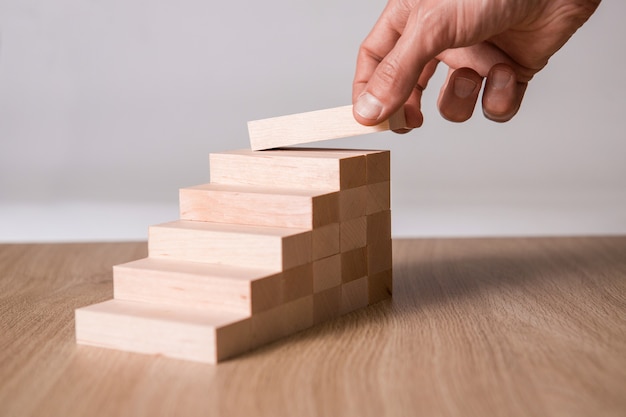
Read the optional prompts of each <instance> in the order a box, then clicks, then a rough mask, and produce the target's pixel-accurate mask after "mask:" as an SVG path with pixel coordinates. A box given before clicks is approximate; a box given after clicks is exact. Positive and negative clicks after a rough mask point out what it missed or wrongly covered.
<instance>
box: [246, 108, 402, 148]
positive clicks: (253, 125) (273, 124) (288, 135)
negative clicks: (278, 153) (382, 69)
mask: <svg viewBox="0 0 626 417" xmlns="http://www.w3.org/2000/svg"><path fill="white" fill-rule="evenodd" d="M405 126H406V121H405V120H404V109H400V110H399V111H398V112H397V113H396V114H394V115H393V116H392V117H391V118H390V120H388V121H385V122H383V123H381V124H379V125H376V126H363V125H361V124H359V123H358V122H357V121H356V120H355V119H354V116H353V115H352V106H351V105H350V106H343V107H336V108H332V109H325V110H317V111H312V112H307V113H300V114H292V115H288V116H280V117H273V118H271V119H262V120H254V121H250V122H248V134H249V136H250V146H251V148H252V149H253V150H262V149H271V148H280V147H284V146H291V145H296V144H301V143H308V142H317V141H321V140H328V139H337V138H345V137H349V136H357V135H365V134H368V133H374V132H381V131H385V130H389V129H401V128H404V127H405Z"/></svg>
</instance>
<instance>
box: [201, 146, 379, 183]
mask: <svg viewBox="0 0 626 417" xmlns="http://www.w3.org/2000/svg"><path fill="white" fill-rule="evenodd" d="M209 162H210V164H209V168H210V177H211V183H213V184H231V185H249V186H254V187H272V188H289V189H300V190H305V189H307V190H323V191H328V192H330V191H338V190H340V189H347V188H353V187H360V186H362V185H365V184H366V182H367V162H366V157H365V155H360V154H356V155H354V154H346V153H332V152H326V153H324V152H309V151H307V150H294V149H277V150H271V151H264V152H255V151H251V150H249V149H243V150H237V151H230V152H221V153H212V154H211V155H210V156H209Z"/></svg>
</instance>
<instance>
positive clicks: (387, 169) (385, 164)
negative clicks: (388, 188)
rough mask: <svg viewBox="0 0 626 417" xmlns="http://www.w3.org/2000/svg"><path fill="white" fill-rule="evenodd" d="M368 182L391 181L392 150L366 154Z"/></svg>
mask: <svg viewBox="0 0 626 417" xmlns="http://www.w3.org/2000/svg"><path fill="white" fill-rule="evenodd" d="M366 162H367V183H368V184H375V183H378V182H386V181H391V152H389V151H379V152H371V153H368V154H367V156H366Z"/></svg>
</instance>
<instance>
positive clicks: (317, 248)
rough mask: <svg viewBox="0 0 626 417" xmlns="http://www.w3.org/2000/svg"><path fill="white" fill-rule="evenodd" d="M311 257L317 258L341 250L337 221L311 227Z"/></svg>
mask: <svg viewBox="0 0 626 417" xmlns="http://www.w3.org/2000/svg"><path fill="white" fill-rule="evenodd" d="M311 234H312V258H313V260H314V261H315V260H318V259H322V258H326V257H328V256H331V255H334V254H336V253H339V252H340V250H341V241H340V226H339V223H333V224H329V225H327V226H322V227H318V228H316V229H313V231H312V232H311Z"/></svg>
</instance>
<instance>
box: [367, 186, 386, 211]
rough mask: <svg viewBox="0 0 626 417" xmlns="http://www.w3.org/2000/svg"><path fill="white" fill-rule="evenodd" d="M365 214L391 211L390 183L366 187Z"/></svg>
mask: <svg viewBox="0 0 626 417" xmlns="http://www.w3.org/2000/svg"><path fill="white" fill-rule="evenodd" d="M367 192H368V194H367V214H374V213H378V212H379V211H385V210H389V209H391V182H390V181H385V182H377V183H374V184H368V185H367Z"/></svg>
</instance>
